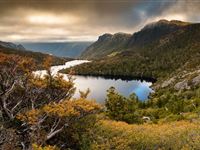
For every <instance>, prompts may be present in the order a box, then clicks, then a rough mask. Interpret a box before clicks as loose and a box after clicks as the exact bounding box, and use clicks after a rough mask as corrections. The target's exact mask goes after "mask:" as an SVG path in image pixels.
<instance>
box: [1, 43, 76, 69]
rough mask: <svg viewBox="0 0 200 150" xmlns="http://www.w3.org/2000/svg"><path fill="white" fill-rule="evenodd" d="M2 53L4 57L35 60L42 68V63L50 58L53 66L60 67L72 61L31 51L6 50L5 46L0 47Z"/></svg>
mask: <svg viewBox="0 0 200 150" xmlns="http://www.w3.org/2000/svg"><path fill="white" fill-rule="evenodd" d="M0 53H1V54H4V55H12V56H16V55H18V56H21V57H26V58H29V59H33V61H34V62H35V64H36V65H37V67H40V68H41V67H42V66H41V64H42V62H44V61H45V59H47V58H48V57H52V59H53V62H52V63H53V65H59V64H64V63H65V62H66V61H69V60H72V59H70V58H60V57H55V56H51V55H48V54H43V53H40V52H31V51H26V50H17V49H11V48H6V47H3V46H0Z"/></svg>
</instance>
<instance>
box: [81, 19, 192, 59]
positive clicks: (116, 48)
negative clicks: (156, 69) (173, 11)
mask: <svg viewBox="0 0 200 150" xmlns="http://www.w3.org/2000/svg"><path fill="white" fill-rule="evenodd" d="M188 25H190V23H187V22H181V21H177V20H172V21H167V20H160V21H158V22H154V23H151V24H148V25H146V26H145V27H144V28H143V29H141V30H140V31H139V32H136V33H134V34H132V35H130V34H125V33H117V34H114V35H111V34H104V35H102V36H100V37H99V39H98V40H97V41H96V42H95V43H93V44H92V45H90V46H89V47H88V48H87V49H86V50H85V51H84V52H83V53H82V55H81V57H82V58H87V59H96V58H101V57H106V56H108V55H110V54H111V56H112V53H113V54H116V53H119V52H122V51H125V50H128V49H130V50H134V49H136V50H137V49H140V48H142V47H144V46H145V45H147V44H150V43H151V42H154V41H156V40H158V39H160V38H162V37H164V36H167V35H168V34H171V33H173V32H176V31H177V30H180V29H183V28H185V27H186V26H188Z"/></svg>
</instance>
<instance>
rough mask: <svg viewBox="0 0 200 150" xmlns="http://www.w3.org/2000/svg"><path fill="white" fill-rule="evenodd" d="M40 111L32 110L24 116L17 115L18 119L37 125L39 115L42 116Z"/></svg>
mask: <svg viewBox="0 0 200 150" xmlns="http://www.w3.org/2000/svg"><path fill="white" fill-rule="evenodd" d="M40 113H41V112H40V110H38V109H32V110H30V111H28V112H26V113H24V114H19V115H17V119H19V120H21V121H24V122H28V123H29V124H36V123H37V121H38V115H39V114H40Z"/></svg>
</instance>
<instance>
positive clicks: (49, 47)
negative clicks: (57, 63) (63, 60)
mask: <svg viewBox="0 0 200 150" xmlns="http://www.w3.org/2000/svg"><path fill="white" fill-rule="evenodd" d="M91 43H92V42H51V43H48V42H38V43H36V42H29V43H28V42H26V43H21V44H22V45H23V46H24V47H25V48H26V49H27V50H31V51H35V52H42V53H48V54H52V55H55V56H60V57H72V58H76V57H78V56H80V54H81V53H82V52H83V51H84V50H85V49H86V47H88V46H89V45H90V44H91Z"/></svg>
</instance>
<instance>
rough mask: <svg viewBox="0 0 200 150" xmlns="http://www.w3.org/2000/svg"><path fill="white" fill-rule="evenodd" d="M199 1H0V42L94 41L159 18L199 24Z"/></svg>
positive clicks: (132, 31) (137, 28)
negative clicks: (101, 36) (108, 34)
mask: <svg viewBox="0 0 200 150" xmlns="http://www.w3.org/2000/svg"><path fill="white" fill-rule="evenodd" d="M199 14H200V0H0V40H2V41H10V42H63V41H95V40H97V39H98V36H100V35H102V34H104V33H111V34H113V33H117V32H125V33H131V34H132V33H134V32H136V31H138V30H140V29H141V28H142V27H143V26H145V25H146V24H148V23H151V22H155V21H158V20H160V19H167V20H182V21H187V22H200V15H199Z"/></svg>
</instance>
